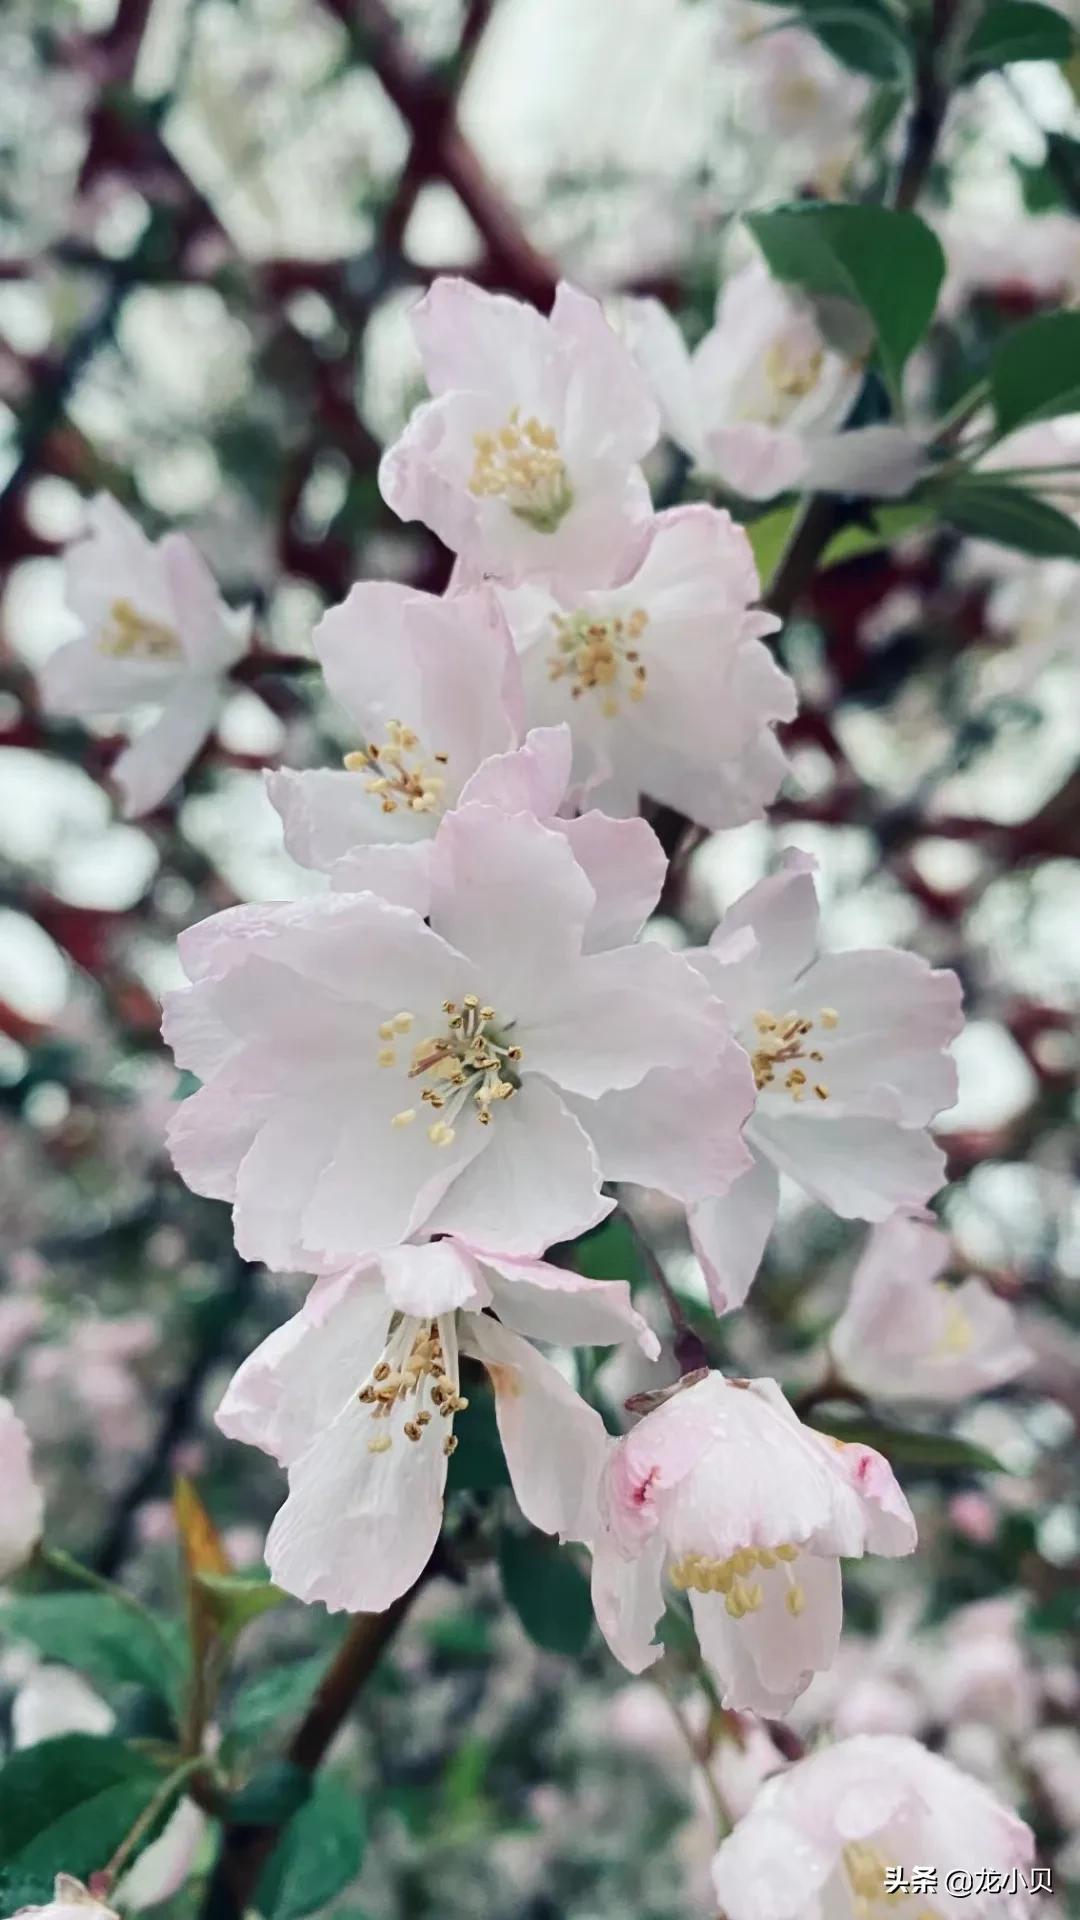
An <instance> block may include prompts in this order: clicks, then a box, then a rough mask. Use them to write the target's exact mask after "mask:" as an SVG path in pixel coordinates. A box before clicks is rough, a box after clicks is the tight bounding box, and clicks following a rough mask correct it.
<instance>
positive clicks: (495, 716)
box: [267, 580, 522, 911]
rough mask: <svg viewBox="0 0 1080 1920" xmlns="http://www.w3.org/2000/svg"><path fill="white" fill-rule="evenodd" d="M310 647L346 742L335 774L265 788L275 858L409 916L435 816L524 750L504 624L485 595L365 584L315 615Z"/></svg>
mask: <svg viewBox="0 0 1080 1920" xmlns="http://www.w3.org/2000/svg"><path fill="white" fill-rule="evenodd" d="M314 644H315V651H316V654H317V655H318V657H319V660H320V662H321V664H322V668H323V671H324V673H325V675H326V680H327V684H328V686H329V688H330V691H331V692H332V693H333V694H334V695H335V696H336V698H337V699H338V700H339V701H340V702H341V704H342V706H343V707H344V708H345V711H346V712H347V714H348V716H349V720H350V722H351V724H352V726H353V727H354V728H355V741H354V746H353V750H352V751H351V752H350V753H348V754H347V755H346V759H345V767H344V769H331V768H313V769H311V770H309V771H305V772H299V773H297V772H292V771H291V770H287V769H282V770H281V771H279V772H274V773H270V774H268V775H267V790H268V792H269V795H270V799H271V800H272V802H273V804H274V806H275V807H276V808H277V811H278V813H279V814H280V815H281V818H282V821H283V823H284V827H285V845H286V847H287V848H288V850H289V852H290V853H291V854H292V856H293V858H294V859H295V860H298V861H299V862H300V864H301V866H305V867H315V868H318V869H320V870H321V871H323V872H326V873H330V874H331V875H332V876H334V877H335V883H336V884H338V885H341V886H342V887H344V888H345V889H346V890H349V891H360V890H362V889H364V888H368V887H370V888H371V890H372V891H373V892H377V893H385V892H386V891H387V890H388V889H389V890H391V897H393V898H395V899H397V900H398V902H399V904H401V905H408V906H411V905H419V898H422V897H423V893H424V873H425V871H426V860H427V848H428V843H429V842H430V840H431V839H432V837H433V835H434V833H435V831H436V828H437V827H438V824H439V821H440V820H441V819H442V816H443V814H444V813H445V812H447V810H448V809H450V808H452V807H454V806H456V805H457V802H458V800H459V798H460V797H461V793H462V789H463V788H464V787H465V786H466V784H467V782H468V780H469V777H470V775H471V774H473V773H475V771H476V769H477V767H478V766H480V764H481V763H482V762H483V761H484V760H485V759H487V757H488V756H489V755H490V754H498V753H504V752H505V751H506V750H507V749H508V748H510V747H514V746H516V745H517V743H518V741H519V740H520V738H521V721H522V706H521V690H520V684H519V674H518V667H517V662H516V660H515V658H514V652H513V648H512V646H511V643H510V635H509V633H508V631H507V627H506V623H505V621H504V619H503V616H502V614H501V612H500V610H499V607H498V604H497V602H496V600H495V598H494V595H493V594H492V593H491V592H490V590H489V589H487V588H481V589H478V590H476V591H474V592H469V593H460V594H454V595H448V596H446V597H445V598H444V599H439V598H437V597H436V595H434V594H430V593H420V592H418V591H417V590H416V589H414V588H410V587H403V586H399V585H397V584H396V583H394V582H391V581H375V580H365V581H362V582H361V583H360V584H359V585H358V586H355V587H353V589H352V591H351V593H350V594H349V596H348V598H347V599H346V600H345V601H344V602H343V604H342V605H341V606H340V607H334V608H332V609H331V611H330V612H329V613H327V614H324V616H323V618H322V619H321V620H320V621H319V624H318V626H317V627H316V628H315V633H314ZM414 896H419V897H414ZM420 910H421V911H423V908H422V907H421V908H420Z"/></svg>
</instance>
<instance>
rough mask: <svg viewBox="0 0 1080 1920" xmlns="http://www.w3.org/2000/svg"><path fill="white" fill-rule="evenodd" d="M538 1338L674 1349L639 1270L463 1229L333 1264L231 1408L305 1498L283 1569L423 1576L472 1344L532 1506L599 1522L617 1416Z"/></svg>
mask: <svg viewBox="0 0 1080 1920" xmlns="http://www.w3.org/2000/svg"><path fill="white" fill-rule="evenodd" d="M487 1308H491V1309H493V1310H494V1311H495V1312H496V1313H497V1314H498V1316H499V1317H498V1319H494V1318H492V1317H491V1314H490V1313H488V1312H486V1311H485V1309H487ZM523 1335H525V1336H527V1337H525V1338H523V1337H522V1336H523ZM535 1337H539V1338H542V1339H546V1340H551V1341H557V1342H559V1343H560V1344H565V1345H578V1344H595V1343H598V1342H603V1343H610V1342H612V1341H622V1340H628V1339H629V1340H636V1341H637V1342H638V1344H639V1345H640V1346H641V1347H642V1349H643V1350H644V1351H645V1352H646V1353H647V1354H649V1356H650V1357H655V1355H656V1354H657V1352H658V1351H659V1345H658V1342H657V1340H656V1338H655V1335H653V1334H652V1333H651V1332H650V1330H649V1328H648V1327H647V1326H646V1324H645V1322H644V1321H643V1320H642V1318H641V1316H640V1315H639V1314H638V1313H636V1312H635V1310H634V1308H633V1307H632V1306H631V1304H630V1295H629V1289H628V1288H627V1286H626V1285H625V1283H624V1282H619V1281H598V1280H586V1279H582V1278H581V1277H580V1276H579V1275H577V1274H573V1273H568V1272H566V1271H564V1270H563V1269H562V1268H560V1267H553V1266H549V1265H548V1264H547V1263H546V1262H544V1261H540V1260H535V1261H533V1260H510V1259H506V1258H504V1257H503V1256H501V1255H495V1254H475V1253H473V1252H472V1251H471V1250H470V1249H469V1248H468V1247H466V1246H464V1245H461V1244H459V1243H458V1242H456V1241H454V1240H449V1239H446V1240H439V1241H435V1242H432V1243H430V1244H428V1245H425V1246H405V1247H399V1248H397V1249H395V1250H394V1251H392V1252H390V1253H387V1254H384V1255H383V1257H382V1259H381V1260H379V1261H378V1262H370V1263H367V1264H361V1265H359V1266H354V1267H352V1268H349V1269H347V1270H346V1271H345V1272H343V1273H341V1274H336V1275H333V1276H328V1277H324V1278H323V1279H322V1280H319V1281H317V1282H316V1285H315V1287H314V1288H313V1289H312V1292H311V1294H310V1295H309V1297H308V1299H307V1301H306V1303H305V1305H304V1306H303V1307H302V1308H301V1310H300V1312H299V1313H298V1314H296V1315H295V1317H294V1318H293V1319H292V1320H290V1321H288V1322H287V1323H286V1325H285V1326H283V1327H279V1328H278V1329H277V1331H276V1332H275V1333H272V1334H271V1335H270V1337H269V1339H268V1340H265V1341H264V1342H263V1344H262V1346H261V1347H259V1348H258V1350H257V1351H256V1352H255V1353H254V1354H252V1356H251V1357H250V1359H248V1360H246V1361H245V1362H244V1364H243V1366H242V1367H241V1368H240V1370H239V1372H238V1373H237V1375H236V1377H235V1378H234V1380H233V1381H232V1384H231V1386H230V1387H229V1389H228V1391H227V1393H226V1395H225V1398H224V1400H223V1402H222V1404H221V1406H220V1408H219V1409H218V1414H217V1420H218V1425H219V1426H220V1427H221V1428H222V1430H223V1431H224V1432H225V1433H227V1434H228V1435H229V1436H230V1437H231V1438H233V1439H240V1440H246V1441H249V1442H250V1443H251V1444H252V1445H255V1446H260V1447H262V1448H263V1449H264V1451H265V1452H267V1453H271V1454H273V1456H274V1457H275V1459H277V1460H278V1461H279V1462H280V1464H281V1465H283V1466H285V1467H287V1469H288V1473H289V1497H288V1499H287V1501H286V1502H285V1505H284V1506H283V1507H282V1509H281V1511H280V1513H279V1514H278V1516H277V1518H276V1520H275V1521H274V1524H273V1526H272V1527H271V1530H270V1535H269V1539H268V1540H267V1545H266V1557H267V1562H268V1565H269V1567H270V1570H271V1572H272V1574H273V1577H274V1579H275V1580H276V1581H277V1582H278V1584H279V1585H280V1586H283V1587H285V1588H286V1589H287V1590H288V1591H289V1592H290V1593H295V1594H298V1595H299V1597H300V1598H301V1599H303V1600H322V1601H324V1602H325V1604H326V1605H327V1606H328V1607H330V1608H331V1609H334V1608H343V1607H344V1608H348V1609H349V1610H350V1611H352V1612H356V1611H372V1612H378V1611H381V1610H382V1609H383V1608H385V1607H388V1606H389V1605H390V1604H391V1603H392V1602H393V1601H394V1600H396V1599H397V1598H398V1596H399V1595H400V1594H402V1593H404V1592H405V1591H406V1590H407V1588H409V1587H410V1586H411V1585H412V1584H413V1582H414V1580H416V1579H417V1578H418V1577H419V1575H420V1574H421V1573H422V1572H423V1569H424V1567H425V1566H426V1565H427V1562H428V1560H429V1559H430V1557H431V1553H432V1550H433V1548H434V1545H435V1541H436V1538H437V1537H438V1533H439V1528H440V1525H441V1523H442V1507H443V1495H444V1489H445V1486H446V1473H447V1463H448V1460H449V1456H450V1455H451V1454H452V1453H453V1451H454V1450H455V1448H456V1446H457V1435H456V1434H455V1432H454V1423H455V1420H458V1421H460V1420H461V1418H462V1417H463V1416H465V1415H466V1414H467V1409H468V1404H469V1403H468V1399H467V1397H466V1396H465V1395H463V1394H462V1392H461V1376H460V1371H459V1362H460V1359H461V1357H462V1356H469V1357H470V1358H472V1359H475V1360H479V1361H480V1362H482V1364H483V1365H484V1366H485V1367H486V1369H487V1371H488V1374H489V1375H490V1378H491V1382H492V1386H493V1387H494V1391H495V1408H496V1416H497V1419H498V1424H499V1433H500V1437H501V1439H502V1443H503V1449H504V1451H505V1454H506V1461H507V1466H508V1467H509V1470H510V1477H511V1480H512V1482H513V1485H514V1491H515V1493H516V1495H517V1499H518V1503H519V1505H520V1506H521V1509H522V1511H523V1513H524V1514H525V1515H526V1517H527V1518H528V1519H529V1520H531V1521H532V1522H533V1524H534V1525H535V1526H537V1527H541V1528H542V1529H543V1530H544V1531H545V1532H548V1533H558V1534H559V1535H560V1536H561V1537H562V1538H563V1539H574V1540H581V1539H584V1538H585V1537H586V1536H587V1535H588V1534H589V1533H590V1532H591V1531H592V1515H593V1511H594V1508H593V1499H594V1491H595V1482H596V1477H597V1475H598V1473H599V1468H600V1463H601V1460H602V1457H603V1450H604V1444H605V1434H604V1428H603V1423H602V1421H601V1419H600V1416H599V1415H598V1414H597V1413H596V1412H595V1411H594V1410H593V1408H591V1407H590V1406H589V1405H588V1404H587V1403H586V1402H585V1401H584V1400H582V1399H581V1398H580V1397H579V1396H578V1395H577V1394H576V1393H575V1392H574V1390H573V1389H572V1388H571V1387H570V1386H569V1385H568V1384H567V1382H566V1381H565V1380H564V1378H563V1376H562V1374H561V1373H560V1372H559V1371H558V1369H557V1368H556V1367H555V1366H553V1365H552V1363H551V1361H549V1360H546V1359H545V1358H544V1357H543V1356H542V1355H541V1354H540V1353H538V1352H537V1351H536V1349H535V1348H534V1347H533V1346H532V1345H531V1344H530V1342H531V1340H532V1339H533V1338H535Z"/></svg>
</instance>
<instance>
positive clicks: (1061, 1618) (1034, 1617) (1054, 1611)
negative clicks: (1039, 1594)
mask: <svg viewBox="0 0 1080 1920" xmlns="http://www.w3.org/2000/svg"><path fill="white" fill-rule="evenodd" d="M1027 1624H1028V1627H1029V1629H1030V1631H1031V1632H1032V1633H1075V1632H1076V1630H1077V1628H1078V1627H1080V1587H1077V1586H1072V1587H1063V1588H1062V1590H1061V1592H1060V1593H1055V1594H1054V1595H1053V1596H1052V1598H1051V1599H1049V1600H1043V1601H1042V1602H1041V1603H1040V1605H1039V1606H1037V1607H1032V1609H1031V1611H1030V1613H1029V1614H1028V1617H1027Z"/></svg>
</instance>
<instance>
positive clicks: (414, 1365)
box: [357, 1313, 469, 1454]
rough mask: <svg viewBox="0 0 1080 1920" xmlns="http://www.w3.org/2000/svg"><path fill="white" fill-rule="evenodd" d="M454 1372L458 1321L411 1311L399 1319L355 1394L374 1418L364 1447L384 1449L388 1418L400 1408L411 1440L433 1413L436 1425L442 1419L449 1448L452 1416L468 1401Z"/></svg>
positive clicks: (389, 1438) (389, 1441) (448, 1449)
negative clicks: (421, 1316)
mask: <svg viewBox="0 0 1080 1920" xmlns="http://www.w3.org/2000/svg"><path fill="white" fill-rule="evenodd" d="M456 1375H457V1322H456V1319H455V1316H454V1315H453V1314H452V1313H450V1314H439V1315H438V1316H437V1318H436V1319H434V1320H429V1319H423V1320H420V1319H415V1318H413V1317H412V1316H410V1315H405V1316H404V1317H403V1318H402V1319H401V1320H399V1321H398V1322H397V1324H396V1325H395V1326H394V1327H393V1328H392V1330H391V1334H390V1338H389V1340H388V1341H387V1344H386V1350H385V1352H384V1353H383V1356H382V1358H381V1360H379V1362H378V1364H377V1365H376V1366H374V1367H373V1368H372V1370H371V1378H370V1379H369V1380H368V1381H367V1383H366V1385H364V1386H363V1387H361V1389H360V1392H359V1393H358V1395H357V1399H358V1400H360V1401H362V1402H363V1404H364V1405H365V1406H368V1407H370V1408H371V1418H372V1420H373V1421H374V1422H375V1423H376V1427H375V1432H374V1433H373V1434H372V1436H371V1438H370V1440H369V1441H368V1452H369V1453H389V1451H390V1449H391V1447H392V1446H393V1444H394V1435H393V1432H392V1430H391V1429H392V1423H393V1422H394V1420H395V1417H396V1416H397V1415H398V1414H399V1412H400V1413H404V1414H406V1415H407V1418H406V1419H405V1420H404V1421H403V1423H402V1429H401V1430H402V1432H403V1433H404V1435H405V1438H406V1440H411V1441H412V1442H413V1444H414V1445H416V1444H418V1443H419V1442H420V1441H422V1440H424V1438H425V1435H426V1431H427V1428H428V1427H430V1426H433V1425H434V1424H435V1421H436V1418H437V1419H438V1421H439V1423H440V1425H441V1423H442V1422H443V1421H445V1422H446V1426H445V1427H442V1429H441V1430H442V1448H443V1452H444V1453H447V1454H449V1453H453V1452H454V1450H455V1448H456V1446H457V1440H456V1438H455V1435H454V1431H453V1425H454V1415H455V1414H456V1413H464V1411H465V1409H466V1407H467V1406H468V1404H469V1403H468V1401H467V1400H463V1399H462V1397H461V1394H460V1393H459V1391H458V1384H457V1379H456ZM438 1430H439V1429H438V1428H436V1431H438Z"/></svg>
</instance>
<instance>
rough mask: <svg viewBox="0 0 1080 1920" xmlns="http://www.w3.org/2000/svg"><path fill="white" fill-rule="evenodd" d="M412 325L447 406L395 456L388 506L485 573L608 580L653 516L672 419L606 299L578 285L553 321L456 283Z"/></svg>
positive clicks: (384, 475) (416, 312)
mask: <svg viewBox="0 0 1080 1920" xmlns="http://www.w3.org/2000/svg"><path fill="white" fill-rule="evenodd" d="M412 325H413V332H414V333H415V335H416V339H417V343H418V345H419V348H420V353H421V357H422V359H423V363H424V371H425V373H426V375H427V380H428V385H429V387H430V389H431V393H432V395H433V398H432V399H431V400H429V401H427V402H426V403H425V404H424V405H423V406H421V407H419V408H417V410H416V412H415V413H414V414H413V416H412V419H411V420H410V421H409V423H408V425H407V426H406V428H405V430H404V432H403V433H402V434H401V436H400V438H399V439H398V440H396V441H395V442H394V444H393V446H391V447H389V448H388V449H387V451H386V453H385V454H384V455H383V459H382V464H381V466H380V468H379V485H380V487H381V488H382V492H383V497H384V499H385V500H386V501H387V503H388V504H389V505H390V506H391V507H392V508H393V510H394V512H395V513H397V514H400V516H401V518H402V519H403V520H422V521H424V522H425V524H426V525H427V526H429V527H431V528H432V530H433V532H435V533H437V534H438V536H439V538H440V539H441V540H443V541H444V542H445V543H446V545H447V546H448V547H450V548H451V550H452V551H453V552H454V553H457V554H460V555H461V557H462V560H463V561H464V562H465V564H466V566H467V567H470V568H473V569H475V570H477V571H479V572H481V573H488V574H492V575H494V576H496V577H497V578H500V579H505V580H522V579H527V578H530V577H533V576H536V575H540V576H541V577H543V578H545V579H546V578H548V577H550V576H552V575H558V576H559V577H560V578H573V579H578V580H592V579H595V578H597V577H601V578H602V577H606V575H607V574H608V573H609V572H610V571H613V570H614V569H615V568H616V567H617V566H618V565H619V564H620V561H621V559H622V556H623V554H624V553H625V551H626V550H627V547H628V544H629V543H630V541H631V540H632V539H633V537H634V535H635V533H637V532H638V531H639V530H640V529H641V527H642V524H643V523H644V522H645V521H646V520H647V518H648V515H649V492H648V487H647V485H646V483H645V478H644V475H643V474H642V472H641V470H640V467H639V466H638V464H637V463H638V462H639V461H640V460H641V459H643V458H644V456H645V454H647V453H648V451H649V449H650V447H652V445H653V444H654V442H655V440H656V437H657V434H658V432H659V419H658V416H657V411H656V407H655V405H654V403H653V400H652V398H651V395H650V393H649V389H648V386H647V384H646V382H645V380H644V378H643V376H642V374H641V373H640V372H639V370H638V368H637V366H636V365H635V363H634V360H633V358H632V356H631V354H630V353H629V352H628V350H627V348H626V347H625V346H624V345H623V342H622V341H621V340H620V339H619V338H618V336H617V334H615V333H614V332H613V330H612V329H611V327H609V326H608V323H607V321H606V320H605V319H604V316H603V313H602V312H601V310H600V307H599V306H598V305H597V303H596V301H595V300H592V299H590V298H589V297H588V296H587V295H586V294H584V293H579V292H578V291H577V290H576V289H575V288H574V287H570V286H567V285H566V284H565V282H564V283H562V284H561V285H560V286H559V289H558V292H557V293H556V296H555V304H554V306H553V308H552V311H551V315H550V318H547V319H545V318H544V316H543V315H542V314H539V313H537V311H536V309H535V308H534V307H531V306H526V305H525V304H524V303H523V302H521V301H519V300H511V299H509V298H507V297H506V296H505V295H503V294H490V293H484V292H482V291H481V290H480V289H479V288H477V287H474V286H471V285H470V284H469V283H468V282H467V281H465V280H460V279H455V278H452V277H449V278H448V277H443V278H440V279H438V280H436V281H435V283H434V285H433V286H432V287H431V289H430V291H429V292H428V293H427V294H425V296H424V298H423V299H422V300H421V301H419V303H418V304H417V306H416V307H415V308H414V309H413V313H412Z"/></svg>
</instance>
